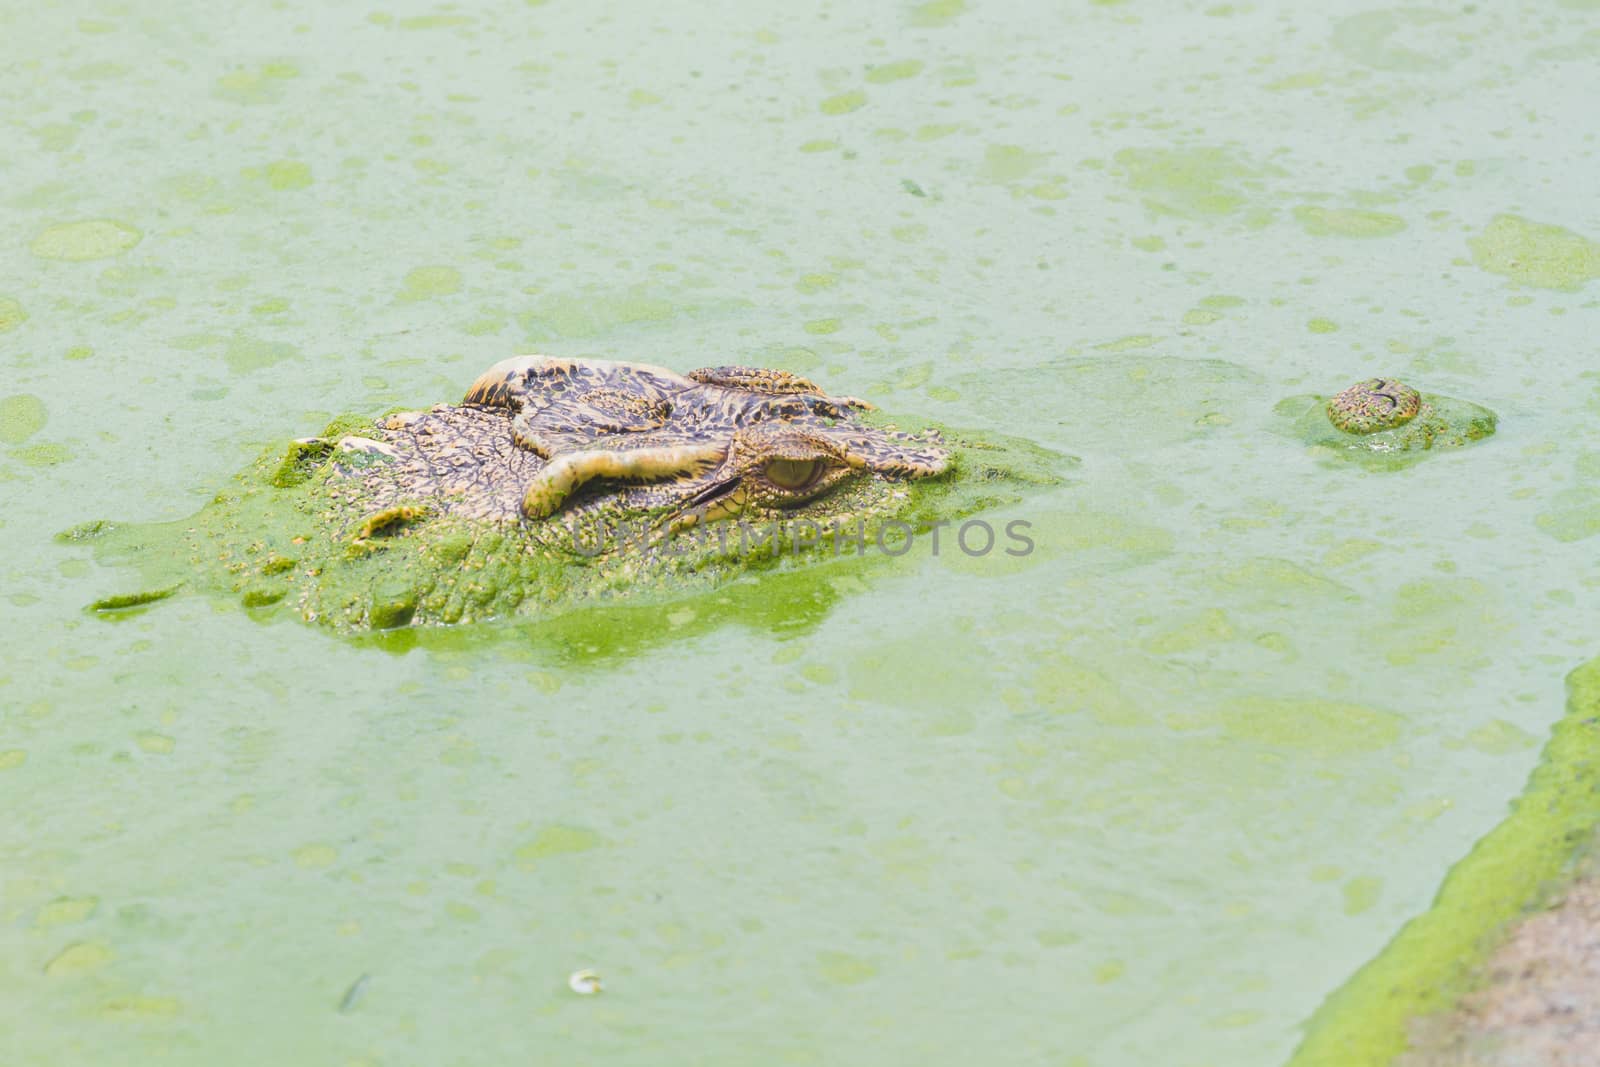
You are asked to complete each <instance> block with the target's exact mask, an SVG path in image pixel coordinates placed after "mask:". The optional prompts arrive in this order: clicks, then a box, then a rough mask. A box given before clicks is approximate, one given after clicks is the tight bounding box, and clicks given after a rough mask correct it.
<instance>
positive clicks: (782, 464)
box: [766, 459, 822, 489]
mask: <svg viewBox="0 0 1600 1067" xmlns="http://www.w3.org/2000/svg"><path fill="white" fill-rule="evenodd" d="M821 467H822V461H821V460H816V459H774V460H771V461H769V462H768V463H767V467H766V475H767V480H768V481H769V482H771V483H772V484H773V485H775V486H777V487H778V488H779V489H804V488H805V487H806V486H808V485H810V484H811V483H812V482H813V481H814V480H815V479H816V477H817V472H818V470H819V469H820V468H821Z"/></svg>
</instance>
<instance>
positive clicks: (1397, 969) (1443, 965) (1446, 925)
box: [1287, 658, 1600, 1067]
mask: <svg viewBox="0 0 1600 1067" xmlns="http://www.w3.org/2000/svg"><path fill="white" fill-rule="evenodd" d="M1597 823H1600V658H1597V659H1594V660H1591V661H1589V662H1588V663H1585V664H1584V665H1583V666H1581V667H1579V668H1577V669H1576V670H1574V671H1573V672H1572V673H1571V674H1569V675H1568V676H1567V711H1566V714H1565V716H1564V717H1563V718H1562V719H1561V721H1560V722H1559V723H1557V724H1556V727H1555V730H1554V732H1553V733H1552V735H1551V738H1550V741H1549V743H1548V744H1547V745H1546V746H1545V750H1544V754H1543V756H1542V758H1541V759H1540V762H1539V766H1538V767H1537V768H1535V769H1534V772H1533V774H1532V775H1531V776H1530V777H1529V779H1528V785H1527V788H1525V789H1524V790H1523V792H1522V795H1521V796H1520V797H1519V798H1518V799H1517V800H1516V801H1514V802H1513V805H1512V811H1511V814H1510V815H1509V816H1508V817H1507V818H1506V819H1505V821H1504V822H1502V823H1500V825H1499V826H1497V827H1495V828H1494V830H1492V831H1490V833H1489V834H1488V835H1487V836H1486V837H1484V838H1483V839H1482V840H1481V841H1479V842H1478V844H1477V845H1476V846H1475V847H1474V848H1473V849H1472V851H1471V852H1470V853H1468V854H1467V856H1466V858H1465V859H1463V860H1461V861H1460V862H1459V863H1457V864H1456V865H1455V866H1454V867H1453V868H1451V870H1450V873H1449V875H1447V876H1446V878H1445V881H1444V885H1443V886H1442V887H1440V890H1439V894H1438V896H1437V897H1436V898H1435V899H1434V903H1433V906H1432V907H1431V908H1430V909H1429V910H1428V911H1427V912H1425V913H1424V914H1422V915H1420V916H1418V917H1417V918H1415V919H1413V920H1411V922H1409V923H1407V924H1406V926H1405V927H1404V928H1403V929H1402V930H1401V931H1400V933H1399V934H1397V935H1396V936H1395V938H1394V940H1392V941H1391V942H1389V944H1388V946H1387V947H1385V948H1384V950H1383V951H1382V952H1381V953H1380V954H1379V955H1378V956H1377V957H1376V958H1375V959H1373V960H1372V961H1371V962H1370V963H1368V964H1367V965H1366V966H1365V967H1363V968H1362V969H1361V970H1360V971H1358V972H1357V973H1356V974H1355V976H1354V977H1353V978H1351V979H1350V980H1349V981H1348V982H1347V983H1345V985H1344V986H1343V987H1342V988H1340V989H1339V990H1337V991H1336V992H1335V993H1333V994H1332V995H1331V996H1330V997H1328V999H1327V1000H1326V1001H1324V1003H1323V1005H1322V1007H1321V1008H1319V1009H1318V1010H1317V1012H1316V1014H1315V1015H1313V1016H1312V1018H1311V1020H1310V1022H1309V1024H1308V1029H1307V1034H1306V1038H1305V1040H1304V1041H1303V1042H1302V1043H1301V1045H1300V1047H1299V1048H1298V1049H1297V1050H1296V1051H1295V1053H1294V1056H1293V1057H1292V1058H1291V1059H1290V1061H1289V1063H1288V1065H1287V1067H1388V1065H1389V1064H1390V1063H1392V1062H1393V1060H1394V1059H1395V1057H1396V1056H1398V1055H1399V1054H1400V1053H1402V1052H1404V1051H1405V1049H1406V1027H1407V1024H1408V1023H1409V1022H1410V1020H1411V1019H1413V1018H1415V1017H1416V1016H1419V1015H1426V1014H1430V1013H1433V1012H1438V1011H1443V1010H1446V1009H1448V1008H1450V1007H1451V1006H1452V1005H1454V1004H1455V1002H1456V1000H1457V998H1458V997H1459V996H1460V995H1461V994H1462V993H1463V992H1465V991H1466V990H1467V989H1468V988H1469V982H1470V978H1471V975H1472V969H1473V967H1474V966H1475V965H1476V963H1477V962H1478V961H1479V960H1481V959H1483V958H1484V957H1485V956H1486V955H1487V954H1488V952H1489V951H1491V950H1492V949H1493V947H1494V944H1495V941H1496V938H1497V935H1498V934H1499V933H1500V931H1501V930H1502V929H1503V928H1504V927H1505V924H1506V923H1508V922H1510V921H1512V920H1514V919H1516V918H1517V917H1518V916H1519V915H1522V914H1525V913H1526V912H1528V911H1529V910H1530V909H1535V908H1537V907H1538V906H1540V905H1541V903H1542V902H1543V901H1545V900H1546V898H1547V897H1548V895H1549V894H1550V892H1551V890H1552V889H1553V888H1554V887H1555V885H1556V883H1557V882H1558V880H1559V879H1560V878H1561V877H1562V876H1563V874H1564V873H1566V872H1567V870H1568V869H1569V866H1570V864H1571V861H1572V859H1573V857H1574V853H1575V852H1576V851H1577V850H1579V849H1581V848H1582V847H1583V846H1584V845H1585V844H1587V843H1588V842H1589V841H1590V840H1591V838H1592V837H1593V834H1594V830H1595V827H1596V824H1597Z"/></svg>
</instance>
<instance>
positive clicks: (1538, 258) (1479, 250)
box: [1467, 215, 1600, 290]
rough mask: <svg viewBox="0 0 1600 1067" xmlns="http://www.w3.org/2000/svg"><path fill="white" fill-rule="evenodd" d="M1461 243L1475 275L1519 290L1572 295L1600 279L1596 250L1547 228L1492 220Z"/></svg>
mask: <svg viewBox="0 0 1600 1067" xmlns="http://www.w3.org/2000/svg"><path fill="white" fill-rule="evenodd" d="M1467 243H1468V245H1469V246H1470V247H1471V249H1472V261H1473V263H1475V264H1476V265H1477V266H1478V267H1479V268H1480V269H1482V270H1486V271H1490V272H1492V273H1494V274H1503V275H1505V276H1506V277H1507V278H1510V279H1511V280H1512V281H1515V282H1521V283H1522V284H1524V285H1532V286H1537V287H1539V288H1541V289H1566V290H1576V289H1579V288H1581V287H1582V286H1583V285H1584V283H1586V282H1589V281H1591V280H1593V279H1595V278H1600V244H1596V243H1595V242H1594V241H1591V240H1589V239H1588V238H1587V237H1584V236H1583V235H1582V234H1579V233H1574V232H1573V231H1571V230H1568V229H1565V228H1564V227H1561V226H1555V225H1552V224H1550V223H1544V222H1533V221H1530V220H1528V219H1525V218H1522V217H1520V216H1518V215H1497V216H1495V218H1494V219H1493V221H1491V222H1490V223H1489V225H1488V226H1487V227H1485V228H1484V231H1483V233H1481V234H1479V235H1478V236H1476V237H1473V238H1471V239H1470V240H1469V241H1468V242H1467Z"/></svg>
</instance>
